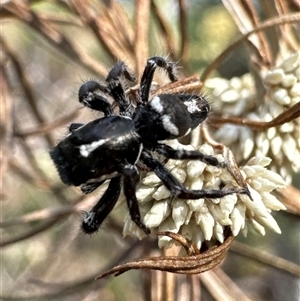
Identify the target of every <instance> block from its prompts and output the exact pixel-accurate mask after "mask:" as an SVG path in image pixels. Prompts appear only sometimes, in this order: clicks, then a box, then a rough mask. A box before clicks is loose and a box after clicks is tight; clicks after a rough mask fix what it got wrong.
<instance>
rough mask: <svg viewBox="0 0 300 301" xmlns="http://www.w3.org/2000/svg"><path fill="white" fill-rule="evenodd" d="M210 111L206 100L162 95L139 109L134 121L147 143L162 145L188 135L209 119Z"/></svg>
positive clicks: (185, 96)
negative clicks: (160, 142) (165, 141)
mask: <svg viewBox="0 0 300 301" xmlns="http://www.w3.org/2000/svg"><path fill="white" fill-rule="evenodd" d="M208 111H209V104H208V102H207V100H206V99H205V98H204V97H201V96H198V95H184V94H179V95H174V94H160V95H158V96H155V97H154V98H152V99H151V101H150V102H149V103H147V104H146V105H141V106H139V107H137V109H136V111H135V114H134V116H133V121H134V124H135V127H136V131H137V132H138V133H139V135H140V136H141V137H142V139H143V141H149V142H152V141H160V140H167V139H175V138H178V137H181V136H184V135H187V134H188V133H189V132H190V131H191V130H193V129H194V128H195V127H197V126H198V125H199V124H200V123H201V122H202V121H203V120H204V119H205V118H206V117H207V115H208Z"/></svg>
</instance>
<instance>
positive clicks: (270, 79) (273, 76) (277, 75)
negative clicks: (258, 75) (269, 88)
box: [264, 68, 284, 85]
mask: <svg viewBox="0 0 300 301" xmlns="http://www.w3.org/2000/svg"><path fill="white" fill-rule="evenodd" d="M283 76H284V72H283V70H282V69H279V68H278V69H273V70H270V71H268V73H267V74H266V76H265V78H264V81H265V83H267V84H270V85H277V84H280V83H281V81H282V79H283Z"/></svg>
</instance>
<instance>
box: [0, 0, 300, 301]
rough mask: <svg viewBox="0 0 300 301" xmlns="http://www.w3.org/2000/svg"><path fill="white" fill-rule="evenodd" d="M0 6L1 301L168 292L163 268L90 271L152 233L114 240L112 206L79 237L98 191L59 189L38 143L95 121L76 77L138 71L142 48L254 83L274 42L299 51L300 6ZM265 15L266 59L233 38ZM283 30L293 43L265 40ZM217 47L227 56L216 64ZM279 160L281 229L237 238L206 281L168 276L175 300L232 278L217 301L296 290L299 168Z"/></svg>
mask: <svg viewBox="0 0 300 301" xmlns="http://www.w3.org/2000/svg"><path fill="white" fill-rule="evenodd" d="M231 5H233V6H234V7H235V8H236V11H235V12H234V11H233V10H232V9H230V7H231ZM1 6H2V8H3V9H2V11H1V15H0V17H1V34H0V38H1V45H2V47H1V108H0V109H1V149H2V150H1V169H0V170H1V221H0V226H1V229H0V231H1V232H0V233H1V234H0V240H1V241H0V245H1V249H0V252H1V255H0V256H1V257H0V262H1V264H0V265H1V267H0V269H1V274H0V282H1V285H0V291H1V296H0V298H2V300H85V301H87V300H91V301H92V300H107V301H112V300H116V301H117V300H123V301H125V300H167V299H166V298H165V297H164V296H166V295H164V294H166V291H167V289H166V287H165V283H166V282H165V281H164V280H165V279H166V277H170V276H166V274H164V273H162V272H152V271H148V270H140V271H135V270H134V271H129V272H127V273H125V274H123V275H121V276H119V277H113V276H110V277H108V278H106V279H102V280H100V281H95V280H94V278H95V276H96V275H98V274H100V273H101V272H103V271H105V270H106V269H108V268H110V267H112V266H114V265H116V264H120V263H121V262H126V261H128V260H129V259H132V258H140V257H142V256H147V255H148V256H149V255H152V256H153V255H158V254H160V250H159V249H158V248H157V243H156V237H155V236H154V235H151V236H149V237H147V238H146V239H144V240H142V241H139V240H137V239H136V238H135V237H126V238H123V237H122V226H123V219H124V215H125V213H126V206H125V205H124V204H123V203H122V204H120V205H117V206H116V208H115V209H114V210H113V212H112V213H111V214H110V216H109V218H108V219H107V221H105V223H104V224H103V226H102V227H101V229H100V230H99V232H98V233H97V234H95V235H92V236H88V235H84V234H83V233H82V232H81V230H80V222H81V219H82V210H87V208H89V207H91V206H92V204H93V203H94V202H95V201H96V200H97V199H98V198H99V197H100V196H101V189H100V190H96V191H95V192H94V193H92V195H88V196H86V195H82V194H81V192H80V189H78V188H73V187H67V186H65V185H64V184H63V183H61V181H60V179H59V177H58V175H57V173H56V170H55V168H54V166H53V163H52V161H51V160H50V157H49V150H50V149H51V148H52V147H53V146H54V145H55V144H56V143H57V142H58V141H59V140H60V139H62V138H63V137H64V136H65V135H66V133H67V128H68V125H69V124H70V123H71V122H87V121H90V120H92V119H94V118H98V117H99V113H98V112H92V111H90V110H88V109H82V107H81V105H80V104H79V102H78V99H77V93H78V89H79V87H80V85H81V84H82V83H84V82H85V81H87V80H90V79H97V80H104V79H105V76H106V74H107V71H108V70H109V69H110V68H111V66H112V65H113V64H114V63H115V62H116V60H125V61H126V63H127V64H128V65H129V66H130V68H131V70H134V71H135V73H136V74H137V75H138V76H140V75H141V72H142V70H143V67H144V65H145V62H146V59H147V57H150V56H153V55H164V56H165V55H168V56H169V57H170V59H171V60H173V61H176V62H178V65H179V66H180V67H181V68H180V69H179V73H180V75H181V76H182V78H184V77H186V76H189V75H193V74H197V75H199V76H201V74H203V72H205V71H207V72H208V70H211V71H209V74H208V73H207V77H209V78H212V77H215V76H218V77H222V78H224V79H231V78H233V77H240V76H242V75H244V74H246V73H249V72H251V73H252V74H253V76H254V77H255V78H256V80H257V83H256V84H257V86H259V83H260V85H261V82H259V80H260V79H259V77H258V76H257V75H258V74H259V72H261V71H262V70H267V69H268V68H272V67H274V66H276V64H277V63H278V61H279V62H280V58H281V59H282V57H284V56H283V53H284V51H285V52H286V53H287V54H288V53H292V52H293V50H297V49H295V48H296V47H297V46H298V50H299V41H298V40H297V34H296V32H297V30H298V32H299V15H298V19H297V12H298V13H299V9H300V8H299V3H298V2H297V1H296V0H294V1H293V0H290V1H279V0H278V1H273V0H272V1H259V0H257V1H255V0H253V1H250V0H248V1H242V0H241V1H223V2H222V1H218V0H213V1H212V0H201V1H199V0H198V1H196V0H194V1H184V0H181V1H180V0H178V1H176V0H173V1H172V0H163V1H148V0H146V1H139V0H137V1H121V0H120V1H96V0H91V1H85V2H84V1H75V0H74V1H59V0H56V1H55V0H53V1H42V0H41V1H1ZM245 7H248V9H249V11H250V12H251V13H249V14H248V16H249V15H250V16H252V17H253V16H254V17H253V19H252V21H253V20H256V23H255V22H252V24H251V22H249V24H248V25H249V27H248V28H247V27H246V26H245V23H247V22H245V23H244V24H243V20H242V21H238V16H239V9H240V10H241V11H242V8H244V9H245ZM246 11H247V10H246ZM240 16H242V14H241V15H240ZM289 16H290V17H289ZM255 17H257V19H256V18H255ZM284 18H285V19H284ZM245 20H246V19H245ZM245 20H244V21H245ZM249 20H251V18H249ZM268 20H277V21H278V20H283V21H282V23H281V27H280V26H278V24H275V23H276V22H275V21H274V24H272V23H271V25H270V26H269V27H268V28H267V30H266V31H264V33H265V34H266V40H265V43H266V44H267V45H268V49H271V50H272V51H271V54H272V55H270V56H269V57H268V58H267V59H266V56H264V55H261V52H263V50H264V49H266V48H263V47H262V48H259V47H258V46H257V45H258V44H255V42H253V40H252V41H249V40H248V41H247V40H246V39H244V42H243V43H242V42H241V43H239V44H237V45H236V46H234V47H231V48H230V45H232V44H233V43H234V41H236V40H238V39H239V38H241V37H242V34H245V32H247V31H250V30H252V29H253V28H255V27H258V26H259V25H260V24H262V22H266V21H268ZM284 20H285V21H284ZM283 27H284V30H286V31H285V32H287V33H288V34H289V35H290V39H287V40H289V41H293V42H294V44H292V43H288V42H286V43H285V44H284V43H277V42H276V41H278V40H279V38H278V36H279V35H282V31H280V30H283ZM298 38H299V37H298ZM251 43H252V44H251ZM283 44H284V47H283V46H282V45H283ZM253 45H254V46H256V48H255V47H254V46H253ZM260 45H261V44H260ZM295 45H296V47H295ZM228 47H229V48H228ZM293 47H294V48H293ZM226 49H227V53H226V57H224V58H222V59H221V60H220V61H219V63H218V64H215V65H213V62H214V61H215V59H216V58H217V57H218V56H219V55H220V54H221V53H222V52H223V51H225V50H226ZM282 49H284V51H283V50H282ZM259 52H260V55H258V54H257V53H259ZM209 68H210V69H209ZM201 79H203V80H204V79H206V78H201ZM212 106H213V107H216V108H217V107H218V106H217V104H216V103H212ZM298 122H299V121H298ZM229 147H230V145H229ZM298 148H299V146H298ZM235 151H236V152H238V151H239V149H238V147H236V149H235ZM295 160H299V158H295ZM286 164H287V165H286V166H285V167H286V168H287V170H288V173H289V176H290V178H291V182H290V185H289V189H290V190H288V191H284V192H282V193H281V195H280V196H281V199H282V201H284V200H286V199H289V200H292V201H293V200H296V201H294V202H293V203H290V204H289V206H287V205H286V206H287V207H288V210H287V211H285V212H278V213H277V214H276V213H275V214H274V216H275V219H276V220H277V222H278V224H279V226H280V228H281V230H282V234H281V235H278V234H275V233H273V232H271V231H270V230H267V231H266V234H265V236H261V235H258V234H257V233H255V232H249V233H248V236H247V238H245V237H243V236H242V235H239V236H238V237H237V239H236V241H237V242H239V243H240V244H236V245H235V247H233V248H232V250H230V251H229V252H228V254H227V257H226V259H225V261H224V262H223V263H222V264H221V265H220V266H219V267H218V268H216V269H215V271H214V273H211V274H208V275H210V276H211V278H208V277H206V278H203V279H202V278H201V277H202V276H201V275H200V276H199V275H196V276H184V275H174V276H172V277H173V278H172V283H173V287H171V288H170V287H169V289H172V293H171V296H173V297H174V298H173V300H227V299H224V298H223V299H222V294H221V296H218V292H219V291H221V292H222V289H223V290H225V289H226V287H228V288H232V290H230V291H229V292H227V293H228V296H229V297H230V298H231V299H228V300H262V301H281V300H291V301H292V300H299V299H298V298H299V285H300V283H299V272H300V271H299V263H300V237H299V226H300V220H299V212H300V208H299V199H298V201H297V196H299V189H300V184H299V171H298V172H297V171H293V170H292V169H291V168H289V165H288V163H286ZM292 201H291V202H292ZM247 247H248V248H247ZM247 251H249V253H248V252H247ZM268 255H270V256H268ZM208 273H210V272H208ZM201 279H202V280H201ZM207 279H210V281H209V283H208V282H207ZM168 281H170V279H169V280H168ZM168 283H170V282H168ZM224 287H225V288H224ZM233 288H234V289H233ZM168 294H169V293H168ZM168 296H170V295H168ZM229 297H228V298H229ZM169 298H170V297H169ZM169 300H172V299H169Z"/></svg>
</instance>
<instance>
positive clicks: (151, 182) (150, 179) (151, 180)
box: [142, 172, 161, 186]
mask: <svg viewBox="0 0 300 301" xmlns="http://www.w3.org/2000/svg"><path fill="white" fill-rule="evenodd" d="M142 183H143V184H144V185H147V186H155V185H158V184H160V183H161V181H160V179H159V178H158V177H157V175H156V174H155V173H154V172H149V173H148V174H147V176H146V177H145V178H143V179H142Z"/></svg>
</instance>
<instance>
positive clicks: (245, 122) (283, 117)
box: [208, 102, 300, 131]
mask: <svg viewBox="0 0 300 301" xmlns="http://www.w3.org/2000/svg"><path fill="white" fill-rule="evenodd" d="M298 117H300V102H298V103H296V104H295V105H293V106H292V107H290V108H288V109H286V110H285V111H284V112H282V113H281V114H279V115H278V116H277V117H275V118H274V119H272V120H271V121H256V120H251V119H246V118H243V117H235V116H229V117H226V116H216V115H212V116H209V119H208V122H209V124H212V125H214V126H218V125H222V124H224V123H231V124H236V125H240V126H248V127H249V128H251V129H253V130H257V131H261V130H267V129H269V128H271V127H275V126H280V125H282V124H284V123H286V122H291V121H292V120H294V119H296V118H298Z"/></svg>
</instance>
